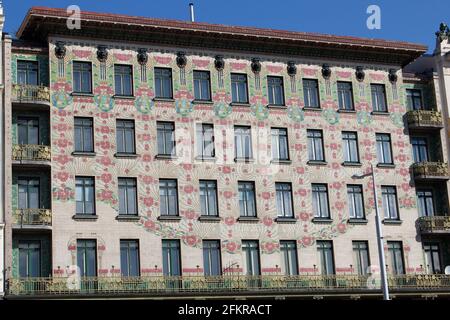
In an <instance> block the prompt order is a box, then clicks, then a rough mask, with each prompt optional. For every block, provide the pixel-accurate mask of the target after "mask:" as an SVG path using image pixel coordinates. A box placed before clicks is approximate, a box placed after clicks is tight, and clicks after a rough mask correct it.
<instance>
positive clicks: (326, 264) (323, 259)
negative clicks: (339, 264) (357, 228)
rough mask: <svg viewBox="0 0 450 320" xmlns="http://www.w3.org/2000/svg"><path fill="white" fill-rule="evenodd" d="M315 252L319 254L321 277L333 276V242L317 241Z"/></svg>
mask: <svg viewBox="0 0 450 320" xmlns="http://www.w3.org/2000/svg"><path fill="white" fill-rule="evenodd" d="M317 251H318V253H319V261H320V265H319V268H320V273H321V274H323V275H330V274H334V257H333V242H331V241H317Z"/></svg>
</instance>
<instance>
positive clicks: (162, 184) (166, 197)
mask: <svg viewBox="0 0 450 320" xmlns="http://www.w3.org/2000/svg"><path fill="white" fill-rule="evenodd" d="M159 198H160V204H159V214H160V215H161V216H178V186H177V180H174V179H160V180H159Z"/></svg>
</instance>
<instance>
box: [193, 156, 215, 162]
mask: <svg viewBox="0 0 450 320" xmlns="http://www.w3.org/2000/svg"><path fill="white" fill-rule="evenodd" d="M195 160H198V161H204V162H215V161H216V157H202V156H197V157H195Z"/></svg>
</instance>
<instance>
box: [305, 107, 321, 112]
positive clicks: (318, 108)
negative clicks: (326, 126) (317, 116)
mask: <svg viewBox="0 0 450 320" xmlns="http://www.w3.org/2000/svg"><path fill="white" fill-rule="evenodd" d="M302 110H303V111H319V112H320V111H322V108H320V107H303V108H302Z"/></svg>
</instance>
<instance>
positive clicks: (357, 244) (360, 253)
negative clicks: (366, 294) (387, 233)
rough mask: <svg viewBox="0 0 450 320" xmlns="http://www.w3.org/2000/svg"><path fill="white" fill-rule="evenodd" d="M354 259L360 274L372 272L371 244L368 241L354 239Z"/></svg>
mask: <svg viewBox="0 0 450 320" xmlns="http://www.w3.org/2000/svg"><path fill="white" fill-rule="evenodd" d="M353 259H354V260H355V261H356V268H357V271H358V274H359V275H367V274H368V273H370V270H369V266H370V258H369V244H368V243H367V241H353Z"/></svg>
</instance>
